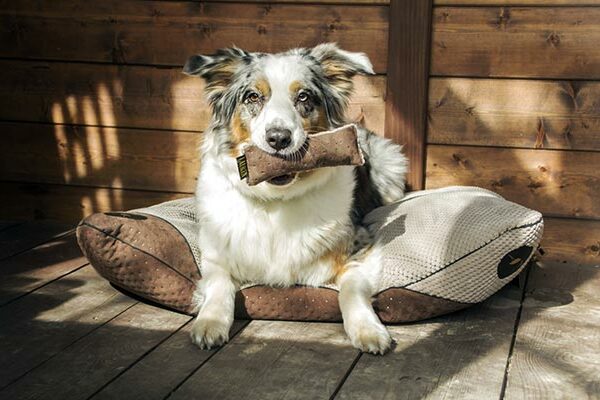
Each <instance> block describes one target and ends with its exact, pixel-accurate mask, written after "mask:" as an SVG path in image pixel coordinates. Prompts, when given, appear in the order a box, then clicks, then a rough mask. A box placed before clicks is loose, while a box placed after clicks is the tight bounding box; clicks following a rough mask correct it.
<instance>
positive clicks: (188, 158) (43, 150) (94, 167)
mask: <svg viewBox="0 0 600 400" xmlns="http://www.w3.org/2000/svg"><path fill="white" fill-rule="evenodd" d="M0 130H1V131H2V137H3V140H4V146H3V147H2V149H0V159H1V160H2V161H0V165H1V168H0V179H2V180H10V181H20V182H41V183H58V184H76V185H90V186H101V187H110V188H117V189H122V188H128V189H147V190H162V191H176V192H193V191H194V190H195V187H196V177H197V175H198V168H199V166H200V163H199V157H200V155H199V147H200V141H201V135H202V134H201V133H199V132H178V131H176V132H168V131H152V130H137V129H122V128H109V127H97V126H70V125H51V124H30V123H3V122H0Z"/></svg>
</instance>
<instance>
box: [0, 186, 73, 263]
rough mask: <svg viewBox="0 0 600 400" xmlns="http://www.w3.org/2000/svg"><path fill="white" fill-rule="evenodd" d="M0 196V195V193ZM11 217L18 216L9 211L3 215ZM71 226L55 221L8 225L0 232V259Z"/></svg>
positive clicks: (32, 245)
mask: <svg viewBox="0 0 600 400" xmlns="http://www.w3.org/2000/svg"><path fill="white" fill-rule="evenodd" d="M1 197H2V195H0V198H1ZM19 200H20V199H18V198H15V199H13V201H14V202H15V203H18V202H19ZM0 203H1V202H0ZM11 217H12V218H15V217H17V218H18V217H19V216H18V215H17V214H11V213H10V212H6V213H5V214H4V215H3V218H11ZM72 228H73V225H72V224H68V223H64V222H56V221H46V222H43V223H41V222H25V223H23V224H18V225H14V226H12V227H9V228H7V229H5V230H3V231H2V232H0V260H3V259H6V258H8V257H10V256H12V255H14V254H18V253H21V252H23V251H25V250H29V249H31V248H33V247H35V246H37V245H39V244H41V243H44V242H47V241H49V240H52V238H54V237H56V236H60V235H61V234H63V233H65V232H67V231H68V230H70V229H72Z"/></svg>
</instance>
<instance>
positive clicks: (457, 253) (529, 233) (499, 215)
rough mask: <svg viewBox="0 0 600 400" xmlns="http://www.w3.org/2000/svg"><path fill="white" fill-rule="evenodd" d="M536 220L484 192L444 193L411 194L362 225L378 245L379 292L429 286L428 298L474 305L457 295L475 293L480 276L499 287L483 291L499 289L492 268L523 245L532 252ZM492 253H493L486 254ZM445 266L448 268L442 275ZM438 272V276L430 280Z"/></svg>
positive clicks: (461, 190) (453, 190)
mask: <svg viewBox="0 0 600 400" xmlns="http://www.w3.org/2000/svg"><path fill="white" fill-rule="evenodd" d="M541 218H542V216H541V214H540V213H538V212H537V211H533V210H530V209H528V208H525V207H522V206H520V205H518V204H515V203H511V202H509V201H506V200H504V199H503V198H502V197H500V196H498V195H496V194H494V193H492V192H490V191H487V190H484V189H479V188H471V187H450V188H445V189H440V190H432V191H424V192H416V193H414V194H413V195H409V196H407V197H405V198H404V199H403V200H401V201H400V202H398V203H395V204H392V205H389V206H385V207H380V208H378V209H376V210H374V211H373V212H371V213H370V214H369V215H367V217H366V218H365V222H366V223H367V224H368V226H369V229H370V230H371V232H372V233H373V234H374V235H375V236H376V238H377V240H378V242H379V243H380V244H381V245H383V257H384V260H383V273H382V275H381V281H380V285H379V286H380V289H384V288H387V287H392V286H393V287H408V288H410V289H414V290H418V291H423V290H424V288H425V287H427V285H428V284H431V285H433V286H432V287H431V289H430V290H429V291H427V293H428V294H432V295H436V296H440V297H445V298H451V299H454V300H457V301H465V302H471V301H479V300H477V299H479V298H480V297H481V295H473V297H468V296H465V295H459V294H458V293H459V292H461V291H464V290H469V289H468V288H471V289H470V290H476V289H477V290H479V289H480V288H479V284H480V280H482V279H484V275H485V279H488V280H490V279H491V280H493V279H495V280H497V281H499V282H496V283H495V284H494V285H491V284H489V283H485V284H486V285H488V287H496V288H497V289H499V288H500V287H502V286H503V285H504V284H505V283H506V282H507V281H508V280H509V279H510V278H506V279H504V280H502V281H500V280H499V279H498V278H497V275H496V272H495V271H496V268H497V265H498V262H499V261H500V260H501V259H502V256H504V255H505V254H506V253H508V252H509V251H510V250H513V249H516V248H519V247H521V246H523V245H526V244H529V245H532V247H534V248H535V247H537V243H538V242H539V239H540V237H541V232H542V230H541V227H542V226H543V221H542V219H541ZM513 230H514V231H513ZM492 250H494V251H496V253H493V254H492V253H490V252H491V251H492ZM466 255H468V256H466ZM450 264H453V267H452V268H451V269H448V271H446V272H445V273H443V274H442V273H441V272H440V271H442V270H444V269H445V268H447V267H448V266H449V265H450ZM484 264H486V265H484ZM438 272H439V273H440V274H441V275H440V276H439V277H435V275H437V273H438ZM425 278H428V279H425ZM450 278H452V279H450ZM417 282H420V283H419V284H417ZM459 282H460V283H461V285H462V286H460V287H459V286H457V285H458V283H459ZM482 284H483V283H482ZM444 285H447V286H446V287H444ZM490 285H491V286H490ZM497 289H496V290H497ZM482 290H483V289H482ZM447 296H450V297H447ZM459 298H460V299H461V300H458V299H459ZM474 299H475V300H474Z"/></svg>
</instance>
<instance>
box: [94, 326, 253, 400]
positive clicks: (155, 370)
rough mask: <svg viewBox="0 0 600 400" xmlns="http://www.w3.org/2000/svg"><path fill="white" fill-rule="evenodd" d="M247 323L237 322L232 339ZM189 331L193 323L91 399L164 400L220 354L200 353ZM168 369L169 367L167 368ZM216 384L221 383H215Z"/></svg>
mask: <svg viewBox="0 0 600 400" xmlns="http://www.w3.org/2000/svg"><path fill="white" fill-rule="evenodd" d="M248 322H249V321H234V323H233V326H232V328H231V332H230V338H232V337H234V336H235V335H236V334H237V333H238V332H239V331H240V330H241V329H243V327H244V326H246V325H247V324H248ZM190 329H191V322H189V323H187V324H186V325H185V326H184V327H183V328H182V329H180V330H179V331H177V332H176V333H175V334H174V335H173V336H171V337H170V338H169V339H167V340H165V341H164V342H163V343H161V344H160V345H159V346H158V347H157V348H156V349H154V350H153V351H152V352H151V353H150V354H148V355H147V356H145V357H144V358H142V359H141V360H140V361H138V362H137V363H136V364H135V365H133V366H132V367H131V368H130V369H128V370H127V371H125V373H123V375H121V376H119V377H118V378H117V379H115V380H114V381H113V382H111V383H110V384H109V385H108V386H106V387H105V388H103V389H102V390H101V391H100V392H98V393H97V394H96V395H94V396H92V397H91V398H92V399H94V400H100V399H106V400H110V399H116V398H122V399H133V398H139V399H145V400H152V399H156V400H162V399H165V398H166V397H167V396H168V395H169V393H171V391H173V389H175V387H177V385H178V384H179V383H181V382H182V381H183V379H184V378H185V377H187V376H189V375H190V374H191V373H192V372H194V371H195V370H196V369H198V368H199V367H200V366H202V365H203V364H204V363H205V362H207V360H208V359H210V357H212V356H213V355H214V354H215V353H216V352H217V351H219V349H213V350H210V351H203V350H199V349H198V348H197V347H196V346H195V345H194V344H192V341H191V339H190ZM165 366H169V367H168V368H165ZM148 377H152V379H148ZM214 384H218V383H217V382H214ZM240 395H242V394H241V393H240ZM244 395H245V394H244Z"/></svg>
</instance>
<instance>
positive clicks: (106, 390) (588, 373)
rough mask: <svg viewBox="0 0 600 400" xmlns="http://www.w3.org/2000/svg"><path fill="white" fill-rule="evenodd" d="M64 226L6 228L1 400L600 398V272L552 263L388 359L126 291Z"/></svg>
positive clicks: (321, 329)
mask: <svg viewBox="0 0 600 400" xmlns="http://www.w3.org/2000/svg"><path fill="white" fill-rule="evenodd" d="M68 229H69V227H68V226H65V225H62V224H52V223H43V224H40V223H9V222H7V223H0V277H1V279H0V399H11V400H12V399H34V398H36V399H37V398H44V399H46V398H47V399H89V398H93V399H164V398H169V399H192V398H193V399H291V398H296V399H321V398H323V399H327V398H338V399H421V398H428V399H442V398H443V399H502V398H506V399H523V398H527V399H529V398H540V399H553V398H568V399H586V398H600V326H599V324H600V268H599V267H598V266H581V265H574V264H568V263H556V262H554V263H553V262H542V263H540V264H539V265H537V266H534V267H533V268H532V269H531V270H530V272H529V276H528V279H527V283H526V285H525V289H524V290H522V289H519V287H518V286H517V285H509V286H508V287H507V288H505V289H504V290H502V291H501V292H500V293H498V294H496V295H495V296H493V297H492V298H490V299H489V300H488V301H486V302H484V303H482V304H480V305H477V306H475V307H473V308H471V309H469V310H466V311H462V312H458V313H455V314H453V315H450V316H446V317H442V318H436V319H432V320H429V321H425V322H421V323H415V324H406V325H398V326H391V327H390V330H391V332H392V335H393V337H394V339H395V341H396V342H397V345H396V347H395V349H394V351H393V352H392V353H390V354H388V355H386V356H384V357H378V356H371V355H367V354H360V353H359V352H357V351H356V350H354V349H353V348H352V347H351V346H350V344H349V342H348V340H347V339H346V337H345V335H344V332H343V329H342V326H341V324H332V323H301V322H275V321H252V322H249V321H236V323H235V324H234V327H233V332H232V339H231V341H230V342H229V343H228V344H227V345H226V346H224V347H223V348H221V349H218V350H213V351H202V350H199V349H197V348H195V347H194V346H193V345H192V344H191V343H190V340H189V338H188V332H189V328H190V317H187V316H183V315H180V314H176V313H174V312H170V311H167V310H163V309H159V308H156V307H153V306H150V305H147V304H144V303H142V302H139V301H137V300H135V299H133V298H130V297H128V296H126V295H124V294H122V293H121V292H119V291H117V290H115V289H114V288H113V287H112V286H110V285H109V284H108V283H107V282H106V281H105V280H103V279H102V278H100V277H99V276H98V275H97V274H96V273H95V271H94V270H93V269H92V268H91V266H89V265H88V264H87V262H86V260H85V258H83V257H82V255H81V253H80V252H79V250H78V248H77V245H76V243H75V239H74V236H73V232H72V231H69V230H68Z"/></svg>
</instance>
